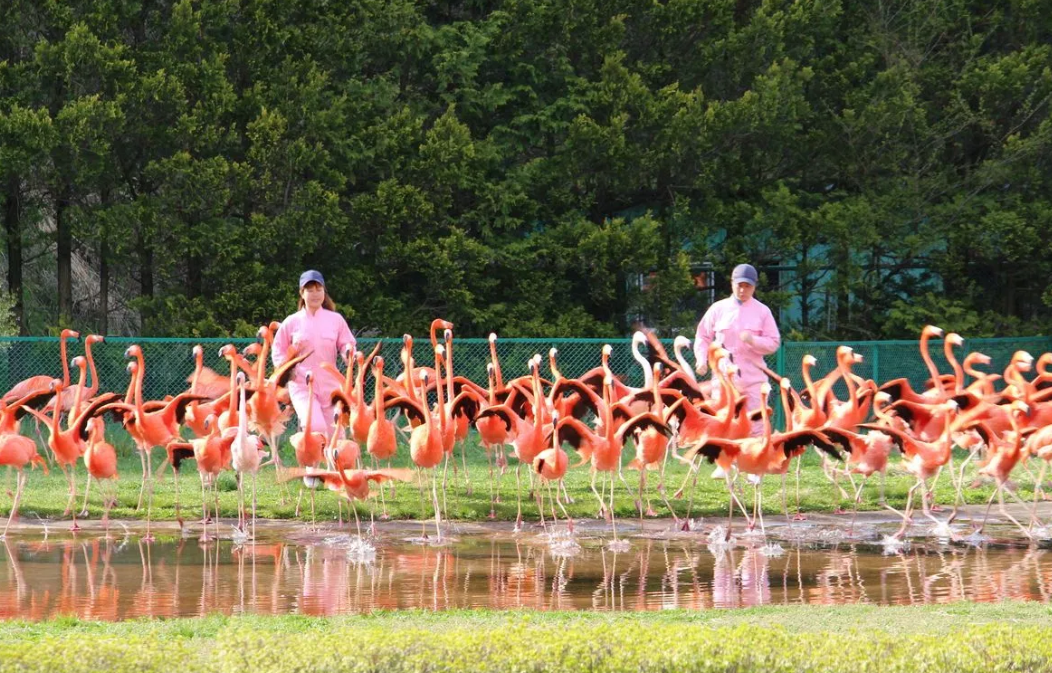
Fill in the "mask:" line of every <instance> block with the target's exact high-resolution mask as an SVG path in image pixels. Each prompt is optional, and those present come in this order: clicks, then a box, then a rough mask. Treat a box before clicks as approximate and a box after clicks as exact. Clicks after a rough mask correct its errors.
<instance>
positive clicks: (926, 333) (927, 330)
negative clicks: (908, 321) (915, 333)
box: [921, 325, 942, 339]
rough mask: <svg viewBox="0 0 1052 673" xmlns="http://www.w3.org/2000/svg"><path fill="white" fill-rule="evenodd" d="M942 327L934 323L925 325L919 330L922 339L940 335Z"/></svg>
mask: <svg viewBox="0 0 1052 673" xmlns="http://www.w3.org/2000/svg"><path fill="white" fill-rule="evenodd" d="M941 336H942V328H941V327H936V326H935V325H925V326H924V329H922V330H921V338H922V339H930V338H932V337H941Z"/></svg>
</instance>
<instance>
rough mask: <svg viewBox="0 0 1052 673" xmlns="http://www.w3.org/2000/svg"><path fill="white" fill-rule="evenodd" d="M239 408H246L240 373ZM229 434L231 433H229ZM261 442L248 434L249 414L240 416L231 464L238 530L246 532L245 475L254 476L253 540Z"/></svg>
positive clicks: (232, 443) (231, 444)
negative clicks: (235, 490) (235, 485)
mask: <svg viewBox="0 0 1052 673" xmlns="http://www.w3.org/2000/svg"><path fill="white" fill-rule="evenodd" d="M237 388H238V393H237V394H238V407H239V408H240V409H245V408H246V401H245V375H244V374H243V373H241V372H238V376H237ZM228 434H229V433H228ZM260 448H261V447H260V442H259V437H258V436H257V435H250V434H249V433H248V414H247V413H243V414H238V421H237V429H236V430H235V431H234V432H233V436H232V441H231V443H230V462H231V465H232V467H233V468H234V471H235V472H237V474H238V477H239V479H238V480H237V494H238V528H239V529H240V530H241V531H242V532H247V531H246V525H245V524H246V522H245V475H252V539H255V538H256V477H257V475H258V474H259V466H260V464H261V462H262V458H261V454H260Z"/></svg>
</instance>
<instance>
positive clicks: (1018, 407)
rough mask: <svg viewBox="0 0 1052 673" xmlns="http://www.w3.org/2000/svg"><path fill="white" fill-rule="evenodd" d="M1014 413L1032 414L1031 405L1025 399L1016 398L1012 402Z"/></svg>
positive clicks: (1021, 414) (1019, 414)
mask: <svg viewBox="0 0 1052 673" xmlns="http://www.w3.org/2000/svg"><path fill="white" fill-rule="evenodd" d="M1012 413H1013V414H1015V415H1016V416H1030V405H1028V404H1027V403H1026V402H1024V401H1023V400H1014V401H1013V402H1012Z"/></svg>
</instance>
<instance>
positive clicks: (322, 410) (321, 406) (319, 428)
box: [289, 381, 335, 438]
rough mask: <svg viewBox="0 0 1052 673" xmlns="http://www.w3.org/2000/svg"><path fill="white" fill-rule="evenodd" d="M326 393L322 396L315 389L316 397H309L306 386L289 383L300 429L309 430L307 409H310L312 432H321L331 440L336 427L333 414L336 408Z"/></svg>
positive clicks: (290, 394) (320, 392) (290, 396)
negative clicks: (307, 426)
mask: <svg viewBox="0 0 1052 673" xmlns="http://www.w3.org/2000/svg"><path fill="white" fill-rule="evenodd" d="M324 392H325V394H324V396H322V391H319V390H318V389H317V388H315V390H314V396H313V397H310V396H308V395H307V386H306V385H305V384H303V383H297V382H295V381H290V382H289V398H290V399H291V400H292V408H293V409H295V410H296V416H297V417H298V418H299V427H300V429H301V430H304V429H307V428H305V425H306V423H307V409H310V416H311V419H310V428H309V430H310V432H320V433H322V434H323V435H325V437H326V438H329V437H332V431H333V427H334V423H333V414H334V412H335V407H334V406H333V405H332V404H329V392H328V391H324Z"/></svg>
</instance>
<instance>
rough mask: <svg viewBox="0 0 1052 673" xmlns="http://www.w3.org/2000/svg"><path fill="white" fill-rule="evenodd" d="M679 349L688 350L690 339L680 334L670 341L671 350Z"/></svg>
mask: <svg viewBox="0 0 1052 673" xmlns="http://www.w3.org/2000/svg"><path fill="white" fill-rule="evenodd" d="M680 348H690V339H688V338H687V337H685V336H683V335H682V334H681V335H679V336H678V337H676V338H675V339H673V340H672V349H673V350H678V349H680Z"/></svg>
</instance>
